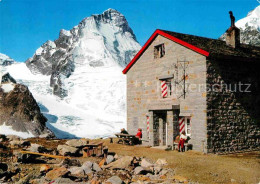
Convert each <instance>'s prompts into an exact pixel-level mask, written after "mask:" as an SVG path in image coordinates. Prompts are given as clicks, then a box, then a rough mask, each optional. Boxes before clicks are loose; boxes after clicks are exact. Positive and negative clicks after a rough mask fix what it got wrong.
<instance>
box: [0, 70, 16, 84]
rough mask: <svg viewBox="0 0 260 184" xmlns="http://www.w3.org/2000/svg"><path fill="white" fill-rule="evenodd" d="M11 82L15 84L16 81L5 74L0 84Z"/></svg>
mask: <svg viewBox="0 0 260 184" xmlns="http://www.w3.org/2000/svg"><path fill="white" fill-rule="evenodd" d="M7 82H12V83H14V84H16V80H15V79H14V78H13V77H12V76H11V75H10V74H9V73H6V74H4V75H3V76H2V83H7Z"/></svg>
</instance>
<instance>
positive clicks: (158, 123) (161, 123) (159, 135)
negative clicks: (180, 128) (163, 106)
mask: <svg viewBox="0 0 260 184" xmlns="http://www.w3.org/2000/svg"><path fill="white" fill-rule="evenodd" d="M166 117H167V111H154V112H153V129H154V130H153V133H154V146H165V145H166V139H167V133H166V132H167V123H166Z"/></svg>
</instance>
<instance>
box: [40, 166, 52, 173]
mask: <svg viewBox="0 0 260 184" xmlns="http://www.w3.org/2000/svg"><path fill="white" fill-rule="evenodd" d="M49 170H51V167H50V166H49V165H46V164H43V165H41V167H40V172H41V173H47V172H48V171H49Z"/></svg>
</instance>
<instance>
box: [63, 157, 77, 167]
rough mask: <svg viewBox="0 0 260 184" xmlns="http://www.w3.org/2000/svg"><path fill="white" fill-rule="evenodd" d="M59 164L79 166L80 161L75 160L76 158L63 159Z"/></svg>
mask: <svg viewBox="0 0 260 184" xmlns="http://www.w3.org/2000/svg"><path fill="white" fill-rule="evenodd" d="M60 165H61V166H64V167H70V166H77V167H80V166H81V164H80V161H79V160H77V159H68V158H66V159H64V160H63V161H62V162H61V163H60Z"/></svg>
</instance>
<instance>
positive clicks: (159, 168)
mask: <svg viewBox="0 0 260 184" xmlns="http://www.w3.org/2000/svg"><path fill="white" fill-rule="evenodd" d="M161 171H162V167H161V166H155V167H153V173H154V174H159V173H160V172H161Z"/></svg>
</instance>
